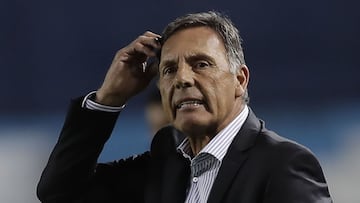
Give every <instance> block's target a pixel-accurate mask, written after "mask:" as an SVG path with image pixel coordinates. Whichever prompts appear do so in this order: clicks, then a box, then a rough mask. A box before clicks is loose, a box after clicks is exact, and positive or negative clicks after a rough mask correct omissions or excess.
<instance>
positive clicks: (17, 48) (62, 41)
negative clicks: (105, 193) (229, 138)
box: [0, 0, 360, 202]
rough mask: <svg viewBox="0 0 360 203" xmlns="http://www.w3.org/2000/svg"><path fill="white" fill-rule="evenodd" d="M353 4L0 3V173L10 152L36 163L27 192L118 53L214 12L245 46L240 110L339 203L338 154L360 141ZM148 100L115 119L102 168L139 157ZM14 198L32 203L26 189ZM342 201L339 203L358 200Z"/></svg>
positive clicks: (359, 32) (319, 0) (138, 100)
mask: <svg viewBox="0 0 360 203" xmlns="http://www.w3.org/2000/svg"><path fill="white" fill-rule="evenodd" d="M359 6H360V2H359V1H356V0H344V1H340V0H337V1H335V0H328V1H326V0H303V1H287V0H274V1H266V0H244V1H235V0H232V1H215V0H209V1H204V0H198V1H186V0H176V1H169V0H167V1H165V0H161V1H120V0H118V1H115V0H110V1H95V0H87V1H84V0H80V1H70V0H63V1H45V0H35V1H25V0H17V1H2V2H1V3H0V22H1V25H0V87H1V97H0V98H1V99H0V142H1V143H0V145H2V146H4V147H3V149H8V151H6V152H4V153H3V154H4V155H3V157H2V158H3V159H4V160H3V161H2V162H4V161H5V163H7V164H5V165H6V166H8V168H5V169H4V171H7V172H8V173H9V174H10V175H11V174H14V173H13V172H14V171H13V170H12V168H11V167H12V166H13V165H14V163H15V162H16V161H15V160H16V159H14V157H15V155H14V152H18V155H17V157H24V158H23V159H24V160H29V159H35V160H33V161H34V163H36V164H34V165H36V166H37V167H35V169H34V170H35V172H33V173H31V174H36V175H33V176H34V177H33V178H32V179H31V180H32V181H29V182H31V184H30V183H29V185H31V187H34V186H33V185H34V182H36V181H37V179H38V175H39V174H40V171H41V170H42V168H43V166H44V164H45V162H46V159H47V157H48V155H49V153H50V150H51V148H52V147H53V145H54V144H55V142H56V139H57V136H58V133H59V131H60V129H61V126H62V122H63V120H64V117H65V113H66V109H67V106H68V104H69V101H70V99H71V98H75V97H78V96H81V95H84V94H87V93H88V92H89V91H92V90H95V89H97V88H98V87H99V86H100V85H101V82H102V80H103V78H104V75H105V73H106V71H107V69H108V67H109V65H110V63H111V61H112V58H113V55H114V54H115V52H116V51H117V50H118V49H120V48H121V47H123V46H125V45H127V44H128V43H129V42H131V41H132V40H133V39H135V38H136V37H137V36H138V35H140V34H142V33H143V32H145V31H146V30H151V31H153V32H156V33H161V31H162V29H163V28H164V27H165V26H166V24H167V23H168V22H170V21H171V20H173V19H174V18H176V17H178V16H180V15H183V14H186V13H189V12H199V11H207V10H216V11H220V12H223V13H225V14H226V15H228V16H229V17H230V18H231V19H232V20H233V22H234V23H235V24H236V25H237V27H238V28H239V30H240V34H241V36H242V37H243V39H244V44H243V46H244V50H245V60H246V62H247V65H248V67H249V68H250V84H249V93H250V97H251V102H250V106H251V107H252V108H253V110H254V111H255V113H256V114H257V115H258V116H259V117H260V118H263V119H264V120H266V121H267V127H268V128H270V129H273V130H275V131H276V132H278V133H280V134H281V135H283V136H285V137H288V138H291V139H294V140H296V141H298V142H300V143H302V144H304V145H306V146H308V147H309V148H310V149H311V150H313V151H314V153H316V155H317V156H318V157H319V159H320V162H321V163H322V164H323V165H324V170H325V172H326V173H327V174H329V176H330V177H329V184H331V192H332V193H335V196H336V198H337V199H338V200H341V202H346V200H345V199H341V197H342V194H343V193H341V191H342V190H340V189H339V190H338V189H337V188H340V186H342V185H341V184H335V182H337V183H339V182H341V180H343V181H345V182H346V180H347V179H346V178H345V177H340V176H339V175H337V174H338V173H337V172H340V171H343V169H341V168H336V167H335V166H338V165H339V163H340V162H341V163H342V162H345V161H344V160H348V157H350V155H351V154H354V152H353V151H351V150H349V146H353V148H354V149H355V148H358V146H359V145H358V143H360V142H359V126H360V116H359V115H360V114H359V113H360V104H359V102H360V81H359V75H360V69H359V68H360V66H359V65H360V62H359V56H360V55H359V53H360V51H359V47H360V39H359V36H360V12H359V8H360V7H359ZM152 88H153V87H152ZM148 92H149V90H148V91H147V92H145V93H142V94H140V95H139V96H137V97H135V98H134V99H133V100H132V101H130V102H129V104H128V106H127V107H126V109H125V110H124V111H123V112H122V114H121V116H120V118H119V123H118V125H117V127H116V129H115V132H114V135H113V136H112V138H111V139H110V141H109V142H108V144H107V146H106V147H105V150H104V152H103V154H102V156H101V157H100V160H101V161H109V160H112V159H118V158H120V157H122V156H128V155H131V154H136V153H140V152H141V151H143V150H146V149H147V148H148V143H149V140H150V139H149V136H148V135H147V134H148V133H147V132H148V126H147V125H146V123H145V120H144V117H143V107H144V101H145V100H146V97H147V94H148ZM134 129H135V130H134ZM4 140H5V141H4ZM14 140H15V141H14ZM9 143H10V144H9ZM24 143H25V144H24ZM28 143H33V144H30V145H26V144H28ZM354 143H355V144H354ZM10 146H13V147H10ZM0 147H1V146H0ZM20 148H21V150H19V149H20ZM24 149H27V151H26V150H24ZM29 150H30V152H31V153H30V155H29ZM19 151H20V152H19ZM25 154H26V155H25ZM31 154H32V155H33V156H32V155H31ZM34 157H36V158H34ZM334 157H335V158H334ZM21 160H22V159H20V161H19V162H21V163H22V161H21ZM346 163H351V164H352V165H353V164H354V163H357V164H358V163H359V161H358V159H357V160H352V161H348V162H346ZM10 166H11V167H10ZM14 167H15V165H14ZM16 167H18V166H16ZM346 168H347V167H346ZM354 170H355V169H354ZM347 173H349V174H351V172H349V171H348V172H347ZM342 174H343V173H342ZM349 180H350V179H349ZM345 182H344V184H343V185H345V186H348V185H351V183H349V182H347V183H346V184H345ZM19 185H22V186H23V185H24V184H20V183H19ZM25 185H26V184H25ZM0 186H1V185H0ZM15 186H16V184H15ZM15 186H14V187H15ZM23 187H24V186H23ZM0 189H1V188H0ZM24 190H26V192H25V193H26V194H27V193H29V194H27V195H31V198H34V197H33V196H34V194H33V192H34V191H33V189H30V190H29V189H24ZM349 190H350V192H351V187H350V189H347V191H349ZM29 191H30V192H29ZM25 193H24V194H25ZM27 195H24V198H28V196H27ZM0 196H2V195H0ZM343 196H345V195H343ZM353 196H354V198H353V199H350V201H349V202H351V200H356V201H357V200H360V197H359V196H356V195H353ZM7 197H8V199H6V198H7ZM347 197H348V199H347V200H349V195H347ZM350 197H352V196H351V195H350ZM3 198H4V199H3V201H1V202H17V199H18V200H19V202H24V201H22V200H24V199H21V198H22V197H21V196H17V197H16V198H15V197H14V196H11V195H9V193H5V192H4V195H3ZM14 198H15V199H14ZM31 198H30V199H31ZM356 198H359V199H356ZM7 200H8V201H7ZM28 202H29V201H28ZM30 202H31V201H30Z"/></svg>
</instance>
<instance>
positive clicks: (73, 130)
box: [37, 32, 160, 202]
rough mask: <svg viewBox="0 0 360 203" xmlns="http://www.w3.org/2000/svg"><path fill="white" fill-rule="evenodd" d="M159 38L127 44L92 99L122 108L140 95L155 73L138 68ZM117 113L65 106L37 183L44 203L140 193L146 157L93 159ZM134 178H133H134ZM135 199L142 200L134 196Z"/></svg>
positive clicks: (103, 199) (76, 104)
mask: <svg viewBox="0 0 360 203" xmlns="http://www.w3.org/2000/svg"><path fill="white" fill-rule="evenodd" d="M157 37H160V36H159V35H156V34H154V33H151V32H145V33H144V34H143V35H141V36H139V37H138V38H137V39H135V40H134V41H133V42H132V43H130V44H129V45H128V46H126V47H124V48H122V49H120V50H119V51H118V52H117V53H116V55H115V57H114V60H113V62H112V64H111V66H110V68H109V70H108V73H107V75H106V77H105V80H104V82H103V84H102V86H101V87H100V89H99V90H98V91H97V92H96V98H95V101H96V102H98V103H99V104H103V105H108V106H122V105H123V104H125V103H126V102H127V101H128V100H129V99H130V98H131V97H133V96H134V95H136V94H137V93H139V92H141V91H142V90H143V89H144V88H145V87H146V86H147V85H148V84H149V83H150V81H151V79H152V78H153V77H154V75H155V74H156V70H155V71H154V70H152V69H148V70H146V71H145V72H143V70H142V64H143V63H144V62H145V61H146V60H147V59H148V58H149V57H152V56H155V55H156V53H155V51H156V49H158V48H160V44H159V43H158V42H157V41H156V40H155V38H157ZM118 114H119V113H110V112H101V111H93V110H89V109H85V108H81V101H80V100H77V101H74V102H73V103H72V105H71V107H70V111H69V113H68V115H67V118H66V121H65V124H64V127H63V129H62V131H61V134H60V137H59V140H58V142H57V144H56V146H55V148H54V150H53V152H52V154H51V156H50V158H49V162H48V164H47V166H46V168H45V170H44V172H43V174H42V177H41V179H40V182H39V185H38V191H37V192H38V197H39V199H40V200H41V201H43V202H106V200H114V198H115V197H116V198H121V195H125V196H126V195H131V194H132V193H131V192H133V191H137V192H138V193H137V194H139V193H141V190H142V188H143V187H144V185H143V184H142V183H143V182H144V181H146V178H145V177H146V173H144V171H146V168H147V165H148V160H149V155H148V154H144V155H141V156H139V157H138V158H134V159H128V160H121V161H119V162H113V163H110V164H97V158H98V156H99V154H100V152H101V150H102V148H103V146H104V144H105V142H106V141H107V140H108V138H109V137H110V135H111V132H112V129H113V127H114V125H115V122H116V119H117V117H118ZM134 174H135V176H136V177H135V176H134ZM135 198H142V196H141V195H136V196H135Z"/></svg>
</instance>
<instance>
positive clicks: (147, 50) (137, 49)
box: [129, 42, 156, 57]
mask: <svg viewBox="0 0 360 203" xmlns="http://www.w3.org/2000/svg"><path fill="white" fill-rule="evenodd" d="M139 53H140V54H145V55H146V56H147V57H152V56H156V49H154V48H153V47H151V46H149V45H147V44H144V43H141V42H137V43H135V44H134V45H133V50H132V52H130V53H129V54H130V55H134V54H139Z"/></svg>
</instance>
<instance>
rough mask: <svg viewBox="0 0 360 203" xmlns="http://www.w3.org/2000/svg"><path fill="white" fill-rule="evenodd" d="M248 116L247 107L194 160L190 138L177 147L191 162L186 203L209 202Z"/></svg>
mask: <svg viewBox="0 0 360 203" xmlns="http://www.w3.org/2000/svg"><path fill="white" fill-rule="evenodd" d="M248 114H249V109H248V107H247V106H245V107H244V109H243V110H242V111H241V113H240V114H239V115H238V116H237V117H236V118H235V119H234V120H233V121H232V122H231V123H230V124H228V125H227V126H226V127H225V128H224V129H223V130H221V131H220V132H219V133H218V134H217V135H215V137H214V138H213V139H212V140H211V141H210V142H209V143H208V144H207V145H206V146H205V147H204V148H203V149H202V150H201V151H200V152H199V154H197V155H196V156H195V157H194V158H191V155H192V151H191V147H190V142H189V139H188V138H185V140H184V141H183V142H182V143H181V144H180V145H179V146H178V147H177V149H178V150H179V151H180V153H182V154H183V156H184V157H185V158H188V159H189V160H190V169H191V177H190V187H189V188H188V193H187V197H186V201H185V202H186V203H205V202H207V199H208V197H209V194H210V191H211V188H212V185H213V183H214V180H215V178H216V176H217V173H218V172H219V169H220V166H221V163H222V160H223V158H224V156H225V154H226V152H227V150H228V149H229V146H230V144H231V142H232V141H233V139H234V137H235V136H236V134H237V133H238V131H239V130H240V128H241V127H242V125H243V124H244V122H245V120H246V118H247V116H248Z"/></svg>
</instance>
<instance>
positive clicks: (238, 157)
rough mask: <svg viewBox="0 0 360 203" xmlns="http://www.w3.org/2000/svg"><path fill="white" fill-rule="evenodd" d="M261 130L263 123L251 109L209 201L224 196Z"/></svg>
mask: <svg viewBox="0 0 360 203" xmlns="http://www.w3.org/2000/svg"><path fill="white" fill-rule="evenodd" d="M260 130H261V123H260V121H259V119H258V118H256V116H255V115H254V113H253V112H252V111H251V109H250V111H249V115H248V118H247V119H246V121H245V123H244V125H243V126H242V128H241V129H240V131H239V132H238V134H237V135H236V136H235V138H234V140H233V142H232V143H231V145H230V147H229V149H228V152H227V153H226V155H225V157H224V159H223V161H222V164H221V167H220V169H219V172H218V175H217V177H216V179H215V182H214V184H213V187H212V189H211V192H210V195H209V198H208V203H218V202H221V200H222V199H223V198H224V195H225V194H226V192H227V191H228V190H229V187H230V186H231V184H232V181H233V180H234V177H235V176H236V174H237V173H238V171H239V170H240V168H241V166H242V165H243V164H244V163H245V161H246V159H247V157H248V149H249V148H251V147H252V146H253V145H254V144H255V139H256V136H257V135H258V133H259V132H260Z"/></svg>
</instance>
